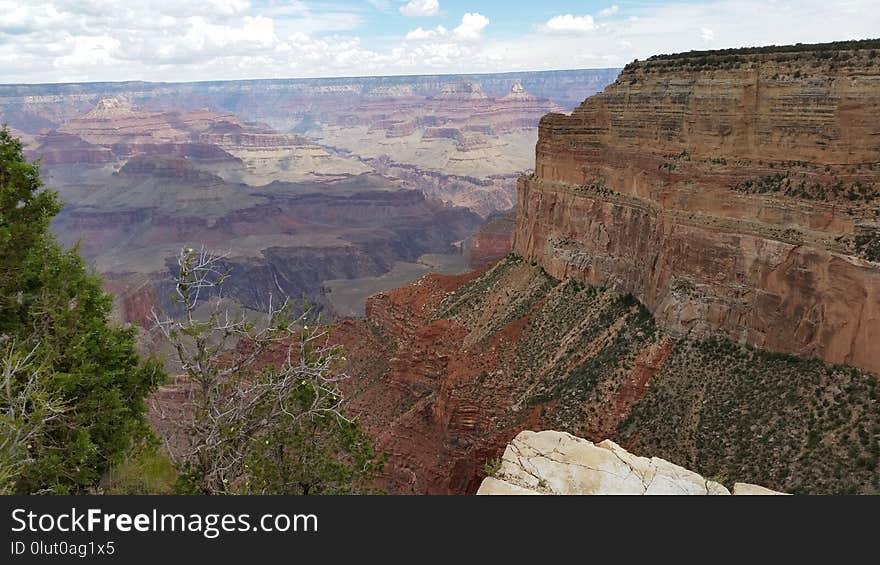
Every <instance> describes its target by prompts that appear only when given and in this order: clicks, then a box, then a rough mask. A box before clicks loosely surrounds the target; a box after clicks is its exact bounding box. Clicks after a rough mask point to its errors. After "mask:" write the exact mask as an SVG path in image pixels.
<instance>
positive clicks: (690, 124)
mask: <svg viewBox="0 0 880 565" xmlns="http://www.w3.org/2000/svg"><path fill="white" fill-rule="evenodd" d="M878 81H880V60H878V59H877V58H876V57H874V56H872V55H871V51H869V50H867V49H864V50H852V51H838V52H830V53H828V52H823V51H815V52H812V51H811V52H804V53H796V54H789V53H785V54H780V53H769V54H759V55H736V56H732V55H715V56H713V55H709V56H705V55H701V56H695V57H692V58H688V57H682V58H678V59H669V58H658V59H655V60H649V61H647V62H642V63H635V64H632V65H630V66H628V67H627V68H626V69H625V70H624V72H623V73H622V74H621V75H620V77H619V78H618V80H617V81H616V82H615V83H614V84H613V85H611V86H609V87H608V88H607V89H606V90H605V92H604V93H602V94H598V95H596V96H593V97H591V98H589V99H587V100H586V101H585V102H584V103H583V104H582V105H581V106H580V107H579V108H578V109H576V110H575V112H574V113H573V114H572V115H571V116H564V115H559V114H551V115H548V116H546V117H545V118H544V119H543V120H542V122H541V126H540V137H539V141H538V145H537V152H536V153H537V162H536V174H535V175H534V176H532V177H529V178H524V179H521V181H520V184H519V200H518V206H519V208H518V223H517V230H516V235H515V243H514V249H515V251H516V252H517V253H519V254H521V255H522V256H523V257H525V258H527V259H529V260H531V261H535V262H537V263H538V264H540V265H541V266H543V267H544V268H545V269H546V270H547V271H548V273H550V274H551V275H552V276H555V277H559V278H565V277H576V278H578V279H581V280H584V281H587V282H589V283H591V284H595V285H599V286H604V287H609V288H614V289H617V290H619V291H621V292H631V293H633V294H634V295H635V296H636V297H637V298H638V299H639V300H641V301H642V302H643V303H644V304H645V305H647V306H648V307H649V308H650V309H651V310H652V311H653V312H654V314H655V315H656V317H657V319H658V321H659V322H661V324H663V325H664V326H665V327H666V328H668V329H670V330H671V331H673V333H675V334H678V335H684V334H690V335H696V336H705V335H708V334H710V333H712V332H716V331H720V332H722V333H724V334H726V335H727V336H729V337H731V338H733V339H734V340H737V341H740V342H747V343H751V344H755V345H759V346H762V347H765V348H769V349H772V350H775V351H783V352H791V353H796V354H801V355H810V356H818V357H820V358H822V359H824V360H826V361H829V362H834V363H846V364H851V365H855V366H858V367H862V368H866V369H869V370H872V371H875V372H876V371H880V349H878V348H877V347H876V345H875V344H877V343H878V340H880V264H878V263H877V262H875V261H877V260H880V257H878V256H877V254H872V253H865V252H864V249H865V246H869V247H870V246H871V245H874V246H876V245H878V242H880V222H878V218H880V213H878V212H880V210H878V207H877V202H880V165H878V163H880V122H878V121H877V119H876V117H877V116H878V115H880V88H878V86H877V85H878Z"/></svg>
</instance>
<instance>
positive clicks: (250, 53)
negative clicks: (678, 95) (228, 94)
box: [0, 0, 880, 83]
mask: <svg viewBox="0 0 880 565" xmlns="http://www.w3.org/2000/svg"><path fill="white" fill-rule="evenodd" d="M878 36H880V0H704V1H696V0H677V1H661V0H639V1H626V0H616V1H613V0H612V1H604V0H588V1H572V0H538V1H535V0H531V1H529V2H519V1H516V2H514V1H511V0H498V1H494V0H493V1H476V0H348V1H342V2H326V1H321V0H315V1H311V0H200V1H193V2H189V1H186V0H117V1H111V0H47V1H42V2H38V1H31V0H15V1H10V0H0V83H45V82H86V81H121V80H149V81H197V80H235V79H254V78H296V77H338V76H366V75H401V74H436V73H448V74H458V73H471V72H476V73H482V72H505V71H526V70H551V69H580V68H608V67H621V66H623V65H625V64H626V63H628V62H630V61H632V60H633V59H637V58H638V59H643V58H646V57H649V56H651V55H653V54H658V53H672V52H678V51H689V50H692V49H715V48H719V49H720V48H727V47H743V46H755V45H769V44H777V45H781V44H790V43H798V42H803V43H812V42H822V41H836V40H846V39H868V38H875V37H878Z"/></svg>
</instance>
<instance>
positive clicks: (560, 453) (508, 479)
mask: <svg viewBox="0 0 880 565" xmlns="http://www.w3.org/2000/svg"><path fill="white" fill-rule="evenodd" d="M744 486H745V487H749V488H748V489H746V490H749V491H750V492H748V494H757V492H755V491H756V489H760V490H762V491H766V492H764V494H768V493H773V491H770V490H768V489H763V488H762V487H755V486H754V485H744ZM741 488H742V487H741ZM477 494H567V495H585V494H634V495H640V494H652V495H653V494H672V495H729V494H730V491H728V490H727V488H725V487H724V485H721V484H719V483H716V482H714V481H710V480H708V479H706V478H704V477H702V476H701V475H699V474H697V473H694V472H693V471H689V470H688V469H685V468H684V467H680V466H678V465H675V464H673V463H670V462H669V461H666V460H664V459H659V458H657V457H652V458H650V459H648V458H647V457H639V456H637V455H633V454H631V453H629V452H628V451H626V450H625V449H623V448H622V447H620V446H619V445H617V444H616V443H614V442H613V441H611V440H605V441H603V442H601V443H599V444H594V443H593V442H590V441H587V440H585V439H581V438H578V437H575V436H573V435H570V434H567V433H564V432H553V431H546V432H528V431H526V432H522V433H520V434H519V435H518V436H516V438H514V440H513V441H512V442H510V444H509V445H508V446H507V449H506V450H505V451H504V456H503V458H502V460H501V467H500V468H499V470H498V471H497V472H496V473H495V474H494V475H493V476H492V477H488V478H486V480H484V481H483V483H482V484H481V485H480V489H479V490H478V491H477ZM735 494H740V493H735ZM742 494H746V492H743V493H742Z"/></svg>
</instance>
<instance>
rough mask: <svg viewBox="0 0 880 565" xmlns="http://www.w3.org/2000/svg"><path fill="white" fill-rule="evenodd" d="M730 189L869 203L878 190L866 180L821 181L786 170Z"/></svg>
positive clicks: (830, 200) (821, 199)
mask: <svg viewBox="0 0 880 565" xmlns="http://www.w3.org/2000/svg"><path fill="white" fill-rule="evenodd" d="M733 190H735V191H737V192H742V193H745V194H782V195H784V196H790V197H792V198H801V199H804V200H818V201H822V202H833V201H836V200H842V201H848V202H865V203H871V202H873V201H874V200H876V199H877V198H878V197H880V191H878V189H877V188H876V187H875V186H874V184H873V183H871V182H868V181H865V182H862V181H861V180H853V181H849V182H844V181H842V180H840V179H835V180H833V181H832V182H825V183H822V182H818V181H816V180H810V179H808V178H807V177H806V176H805V175H798V174H796V173H792V172H788V171H786V172H782V173H775V174H772V175H766V176H763V177H760V178H756V179H752V180H746V181H743V182H740V183H738V184H737V185H736V186H734V187H733Z"/></svg>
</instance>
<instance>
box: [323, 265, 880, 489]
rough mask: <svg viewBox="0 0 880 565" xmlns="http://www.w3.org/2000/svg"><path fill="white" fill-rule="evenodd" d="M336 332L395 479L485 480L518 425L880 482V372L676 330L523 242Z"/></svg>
mask: <svg viewBox="0 0 880 565" xmlns="http://www.w3.org/2000/svg"><path fill="white" fill-rule="evenodd" d="M333 336H334V338H335V339H337V340H338V342H339V343H340V344H341V345H343V346H344V347H345V350H346V358H347V359H348V360H349V367H348V371H347V372H348V374H349V375H351V378H350V379H349V380H348V381H345V383H344V388H345V391H344V392H345V396H346V398H347V399H349V406H348V411H349V413H350V414H351V415H352V416H354V417H357V418H358V419H359V421H360V422H361V423H362V425H363V426H364V427H365V429H367V430H368V431H369V432H370V433H371V434H372V435H373V436H374V437H375V438H376V441H377V444H378V447H379V448H380V449H381V450H382V451H385V452H386V453H388V456H389V457H388V464H387V466H386V468H385V471H384V473H383V476H382V477H381V481H380V486H382V487H383V488H385V489H386V490H388V491H389V492H393V493H434V494H438V493H473V492H476V490H477V488H478V486H479V484H480V481H481V480H482V479H483V478H484V477H485V474H486V470H487V467H491V462H492V461H494V460H497V459H498V458H499V457H500V456H501V454H502V452H503V451H504V449H505V446H506V445H507V444H508V443H509V442H510V441H511V440H512V439H513V438H514V437H516V435H517V434H519V433H520V432H522V431H523V430H536V431H540V430H558V431H561V432H567V433H570V434H573V435H576V436H578V437H583V438H586V439H588V440H590V441H594V442H601V441H604V440H606V439H609V438H610V439H613V441H615V442H617V443H618V444H620V445H622V446H623V447H624V448H626V449H628V450H630V451H631V452H633V453H644V454H651V455H653V456H656V457H661V458H663V459H665V460H667V461H670V462H672V463H674V464H676V465H682V466H684V467H686V468H688V469H692V470H694V471H696V472H698V473H700V474H702V475H703V476H706V477H724V478H725V480H724V482H725V483H727V481H728V479H735V480H741V481H746V482H751V483H755V484H761V485H767V486H768V487H770V488H774V489H778V490H783V491H786V492H798V493H802V492H810V493H831V492H837V493H845V492H853V493H855V492H863V493H875V492H878V489H880V474H878V469H880V452H878V451H877V450H878V446H877V441H876V438H877V433H878V431H880V409H878V406H880V404H878V402H880V383H878V381H877V379H876V378H875V377H874V376H873V375H871V374H869V373H866V372H861V371H858V370H855V369H851V368H847V367H832V366H828V365H825V364H823V363H821V362H820V361H818V360H807V359H802V358H799V357H794V356H786V355H780V354H772V353H767V352H764V351H760V350H756V349H754V348H747V347H743V346H739V345H736V344H734V343H732V342H729V341H725V340H722V339H712V340H702V341H695V340H691V339H686V338H676V337H674V336H671V335H669V334H668V333H667V332H665V331H663V330H662V329H660V328H658V327H657V326H656V325H655V323H654V321H653V319H652V317H651V315H650V313H649V312H648V311H647V310H646V309H645V308H643V307H642V306H640V305H639V304H638V303H637V302H636V301H635V300H633V299H632V297H627V296H623V295H620V294H618V293H615V292H613V291H610V290H597V289H595V288H592V287H589V286H586V285H583V284H580V283H578V282H577V281H574V280H569V281H566V282H560V281H558V280H555V279H553V278H552V277H549V276H548V275H547V274H546V273H545V272H544V271H543V270H542V269H540V268H539V267H535V266H532V265H530V264H529V263H527V262H525V261H523V260H521V259H519V258H516V257H511V258H508V259H505V260H503V261H501V262H499V263H498V264H497V265H495V266H494V267H492V268H490V269H488V270H484V271H478V272H474V273H470V274H467V275H459V276H444V275H428V276H425V277H423V278H422V279H420V280H419V281H417V282H415V283H413V284H411V285H408V286H405V287H402V288H399V289H397V290H394V291H390V292H387V293H382V294H378V295H376V296H373V297H372V298H370V299H369V301H368V303H367V309H366V318H365V319H363V320H350V321H346V322H343V323H342V324H339V325H338V326H337V327H336V328H334V332H333ZM487 463H488V465H487Z"/></svg>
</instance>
